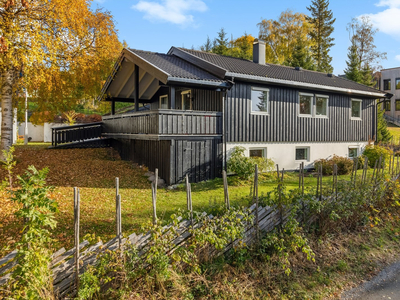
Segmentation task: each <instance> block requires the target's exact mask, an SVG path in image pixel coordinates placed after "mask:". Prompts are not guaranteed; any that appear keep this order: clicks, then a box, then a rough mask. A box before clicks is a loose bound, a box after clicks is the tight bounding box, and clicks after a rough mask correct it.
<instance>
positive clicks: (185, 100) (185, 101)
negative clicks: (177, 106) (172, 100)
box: [181, 90, 192, 110]
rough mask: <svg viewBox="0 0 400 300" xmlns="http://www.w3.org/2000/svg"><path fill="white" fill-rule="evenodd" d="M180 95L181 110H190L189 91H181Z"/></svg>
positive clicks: (190, 99)
mask: <svg viewBox="0 0 400 300" xmlns="http://www.w3.org/2000/svg"><path fill="white" fill-rule="evenodd" d="M181 95H182V110H192V98H191V93H190V90H189V91H183V92H182V93H181Z"/></svg>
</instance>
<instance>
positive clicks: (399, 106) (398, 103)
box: [396, 99, 400, 111]
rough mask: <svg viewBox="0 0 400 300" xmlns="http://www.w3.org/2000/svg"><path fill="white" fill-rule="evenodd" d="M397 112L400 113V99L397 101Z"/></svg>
mask: <svg viewBox="0 0 400 300" xmlns="http://www.w3.org/2000/svg"><path fill="white" fill-rule="evenodd" d="M396 111H400V99H396Z"/></svg>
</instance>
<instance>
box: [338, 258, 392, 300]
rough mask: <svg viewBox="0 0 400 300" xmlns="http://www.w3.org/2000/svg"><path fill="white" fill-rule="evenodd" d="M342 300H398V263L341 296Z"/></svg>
mask: <svg viewBox="0 0 400 300" xmlns="http://www.w3.org/2000/svg"><path fill="white" fill-rule="evenodd" d="M341 299H342V300H350V299H353V300H356V299H362V300H378V299H379V300H382V299H384V300H387V299H391V300H400V262H397V263H395V264H392V265H390V266H388V267H387V268H385V269H384V270H383V271H382V272H380V273H379V274H378V275H377V276H375V277H374V278H373V279H372V280H370V281H367V282H365V283H364V284H362V285H361V286H359V287H357V288H354V289H352V290H350V291H348V292H346V293H344V294H343V295H342V298H341Z"/></svg>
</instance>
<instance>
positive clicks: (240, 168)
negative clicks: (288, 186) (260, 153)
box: [228, 146, 275, 179]
mask: <svg viewBox="0 0 400 300" xmlns="http://www.w3.org/2000/svg"><path fill="white" fill-rule="evenodd" d="M245 151H246V149H245V148H244V147H241V146H236V147H235V148H233V151H232V154H231V156H230V158H229V160H228V171H229V172H233V173H235V174H237V175H238V176H239V177H240V178H243V179H248V178H250V177H251V176H252V175H254V166H255V165H256V164H257V165H258V170H259V171H260V172H270V171H272V170H273V169H274V166H275V163H274V161H273V160H272V159H269V158H265V157H247V156H245V155H244V152H245Z"/></svg>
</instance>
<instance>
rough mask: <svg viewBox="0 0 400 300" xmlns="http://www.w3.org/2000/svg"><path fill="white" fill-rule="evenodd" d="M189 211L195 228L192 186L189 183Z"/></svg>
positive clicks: (191, 222)
mask: <svg viewBox="0 0 400 300" xmlns="http://www.w3.org/2000/svg"><path fill="white" fill-rule="evenodd" d="M189 211H190V224H191V225H192V227H193V202H192V184H191V183H189Z"/></svg>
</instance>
